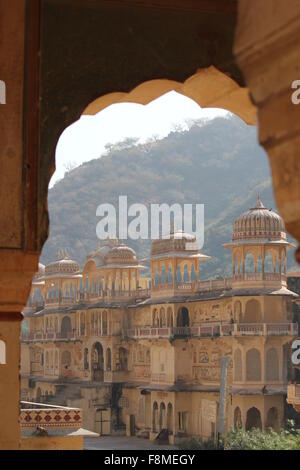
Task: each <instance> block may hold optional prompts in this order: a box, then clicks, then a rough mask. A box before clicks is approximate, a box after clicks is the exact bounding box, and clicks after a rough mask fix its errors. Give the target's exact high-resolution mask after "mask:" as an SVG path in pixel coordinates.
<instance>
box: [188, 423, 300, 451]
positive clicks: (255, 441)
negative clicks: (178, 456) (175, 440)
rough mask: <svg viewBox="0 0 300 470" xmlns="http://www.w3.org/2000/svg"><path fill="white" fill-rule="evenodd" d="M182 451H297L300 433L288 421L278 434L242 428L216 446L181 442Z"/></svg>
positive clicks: (214, 444)
mask: <svg viewBox="0 0 300 470" xmlns="http://www.w3.org/2000/svg"><path fill="white" fill-rule="evenodd" d="M179 447H180V448H182V449H193V450H214V449H217V448H219V449H220V450H224V449H225V450H299V449H300V431H299V430H295V427H294V422H293V421H292V420H289V421H288V422H287V424H286V428H285V429H281V431H280V432H279V433H277V432H275V431H273V430H272V429H271V428H270V429H267V430H266V431H261V430H260V429H251V430H250V431H245V430H243V429H242V428H239V429H234V430H232V431H230V433H229V434H228V436H227V439H226V442H225V444H224V442H223V441H221V442H220V443H219V446H217V444H216V442H215V440H213V439H209V440H207V441H203V440H198V439H190V440H187V441H185V442H182V443H181V445H180V446H179Z"/></svg>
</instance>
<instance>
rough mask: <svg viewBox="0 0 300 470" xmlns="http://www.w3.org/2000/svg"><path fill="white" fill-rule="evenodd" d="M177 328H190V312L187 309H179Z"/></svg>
mask: <svg viewBox="0 0 300 470" xmlns="http://www.w3.org/2000/svg"><path fill="white" fill-rule="evenodd" d="M177 326H190V316H189V311H188V309H187V308H186V307H180V308H179V309H178V312H177Z"/></svg>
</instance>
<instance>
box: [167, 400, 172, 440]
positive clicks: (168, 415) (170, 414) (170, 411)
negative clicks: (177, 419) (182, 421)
mask: <svg viewBox="0 0 300 470" xmlns="http://www.w3.org/2000/svg"><path fill="white" fill-rule="evenodd" d="M167 428H168V431H169V434H173V406H172V404H171V403H169V404H168V409H167Z"/></svg>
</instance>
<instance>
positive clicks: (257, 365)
mask: <svg viewBox="0 0 300 470" xmlns="http://www.w3.org/2000/svg"><path fill="white" fill-rule="evenodd" d="M246 380H247V381H250V382H251V381H253V382H260V381H261V359H260V352H259V351H258V349H255V348H252V349H249V350H248V351H247V353H246Z"/></svg>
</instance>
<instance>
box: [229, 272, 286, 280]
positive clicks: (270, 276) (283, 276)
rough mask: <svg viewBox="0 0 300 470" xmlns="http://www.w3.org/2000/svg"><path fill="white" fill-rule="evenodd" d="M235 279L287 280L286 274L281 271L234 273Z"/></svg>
mask: <svg viewBox="0 0 300 470" xmlns="http://www.w3.org/2000/svg"><path fill="white" fill-rule="evenodd" d="M233 280H234V281H286V274H282V273H281V274H280V273H240V274H234V276H233Z"/></svg>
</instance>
